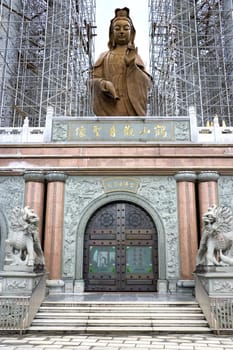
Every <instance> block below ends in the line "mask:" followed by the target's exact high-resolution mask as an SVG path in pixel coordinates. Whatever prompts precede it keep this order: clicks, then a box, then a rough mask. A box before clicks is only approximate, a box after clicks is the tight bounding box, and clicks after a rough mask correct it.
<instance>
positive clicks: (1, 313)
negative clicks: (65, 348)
mask: <svg viewBox="0 0 233 350" xmlns="http://www.w3.org/2000/svg"><path fill="white" fill-rule="evenodd" d="M46 279H47V273H45V274H43V275H41V277H40V280H39V282H38V284H37V285H36V286H35V288H34V290H33V292H32V294H31V295H29V296H28V295H27V296H14V295H12V296H9V295H7V296H6V295H2V296H0V330H2V331H8V332H10V331H19V332H20V334H21V333H23V332H24V331H25V330H27V329H28V328H29V327H30V325H31V323H32V320H33V318H34V317H35V315H36V313H37V311H38V309H39V307H40V305H41V303H42V301H43V300H44V297H45V292H46Z"/></svg>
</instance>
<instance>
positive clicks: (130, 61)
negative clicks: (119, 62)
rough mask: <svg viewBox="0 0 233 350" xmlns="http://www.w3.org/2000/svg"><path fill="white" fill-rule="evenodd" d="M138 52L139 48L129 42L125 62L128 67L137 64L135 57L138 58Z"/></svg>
mask: <svg viewBox="0 0 233 350" xmlns="http://www.w3.org/2000/svg"><path fill="white" fill-rule="evenodd" d="M137 53H138V48H137V47H135V46H134V45H133V44H129V45H128V49H127V51H126V55H125V64H126V66H127V67H130V66H132V65H135V59H136V55H137Z"/></svg>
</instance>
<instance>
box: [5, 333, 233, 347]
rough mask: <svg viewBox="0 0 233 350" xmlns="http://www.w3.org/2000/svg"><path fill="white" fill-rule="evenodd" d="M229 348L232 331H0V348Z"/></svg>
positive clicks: (232, 339)
mask: <svg viewBox="0 0 233 350" xmlns="http://www.w3.org/2000/svg"><path fill="white" fill-rule="evenodd" d="M24 349H26V350H27V349H40V350H46V349H70V350H71V349H73V350H76V349H78V350H104V349H108V350H130V349H134V350H160V349H161V350H162V349H167V350H168V349H169V350H208V349H212V350H233V334H232V335H231V336H229V335H228V336H225V335H221V336H217V335H212V334H211V335H197V334H195V335H191V334H190V335H188V334H185V335H177V334H174V335H172V334H167V335H164V334H163V335H145V336H144V335H138V336H137V335H128V336H110V335H106V336H104V335H102V336H94V335H74V334H73V335H71V334H70V335H54V336H51V335H48V334H47V335H46V334H38V335H35V334H28V335H27V334H26V335H22V336H19V335H18V336H17V335H14V336H13V335H1V336H0V350H24Z"/></svg>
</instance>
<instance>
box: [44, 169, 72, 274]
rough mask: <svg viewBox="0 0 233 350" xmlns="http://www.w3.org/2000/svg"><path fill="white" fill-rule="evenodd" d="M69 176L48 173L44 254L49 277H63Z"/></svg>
mask: <svg viewBox="0 0 233 350" xmlns="http://www.w3.org/2000/svg"><path fill="white" fill-rule="evenodd" d="M66 178H67V176H66V175H65V174H64V173H59V172H53V173H50V174H48V175H46V180H47V181H48V186H47V201H46V203H47V204H46V220H45V239H44V255H45V261H46V266H47V269H48V272H49V278H50V279H54V280H58V279H60V278H61V266H62V240H63V221H64V187H65V181H66Z"/></svg>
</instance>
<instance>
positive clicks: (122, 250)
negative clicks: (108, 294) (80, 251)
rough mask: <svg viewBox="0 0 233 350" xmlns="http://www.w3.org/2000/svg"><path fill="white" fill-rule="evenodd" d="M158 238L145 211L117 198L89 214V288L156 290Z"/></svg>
mask: <svg viewBox="0 0 233 350" xmlns="http://www.w3.org/2000/svg"><path fill="white" fill-rule="evenodd" d="M157 279H158V239H157V231H156V227H155V225H154V223H153V221H152V219H151V217H150V216H149V215H148V213H147V212H146V211H144V210H143V209H142V208H141V207H139V206H137V205H135V204H132V203H128V202H114V203H110V204H107V205H105V206H104V207H102V208H100V209H99V210H97V211H96V212H95V213H94V214H93V216H92V217H91V218H90V220H89V222H88V225H87V227H86V231H85V239H84V281H85V290H86V291H117V292H121V291H156V281H157Z"/></svg>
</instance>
